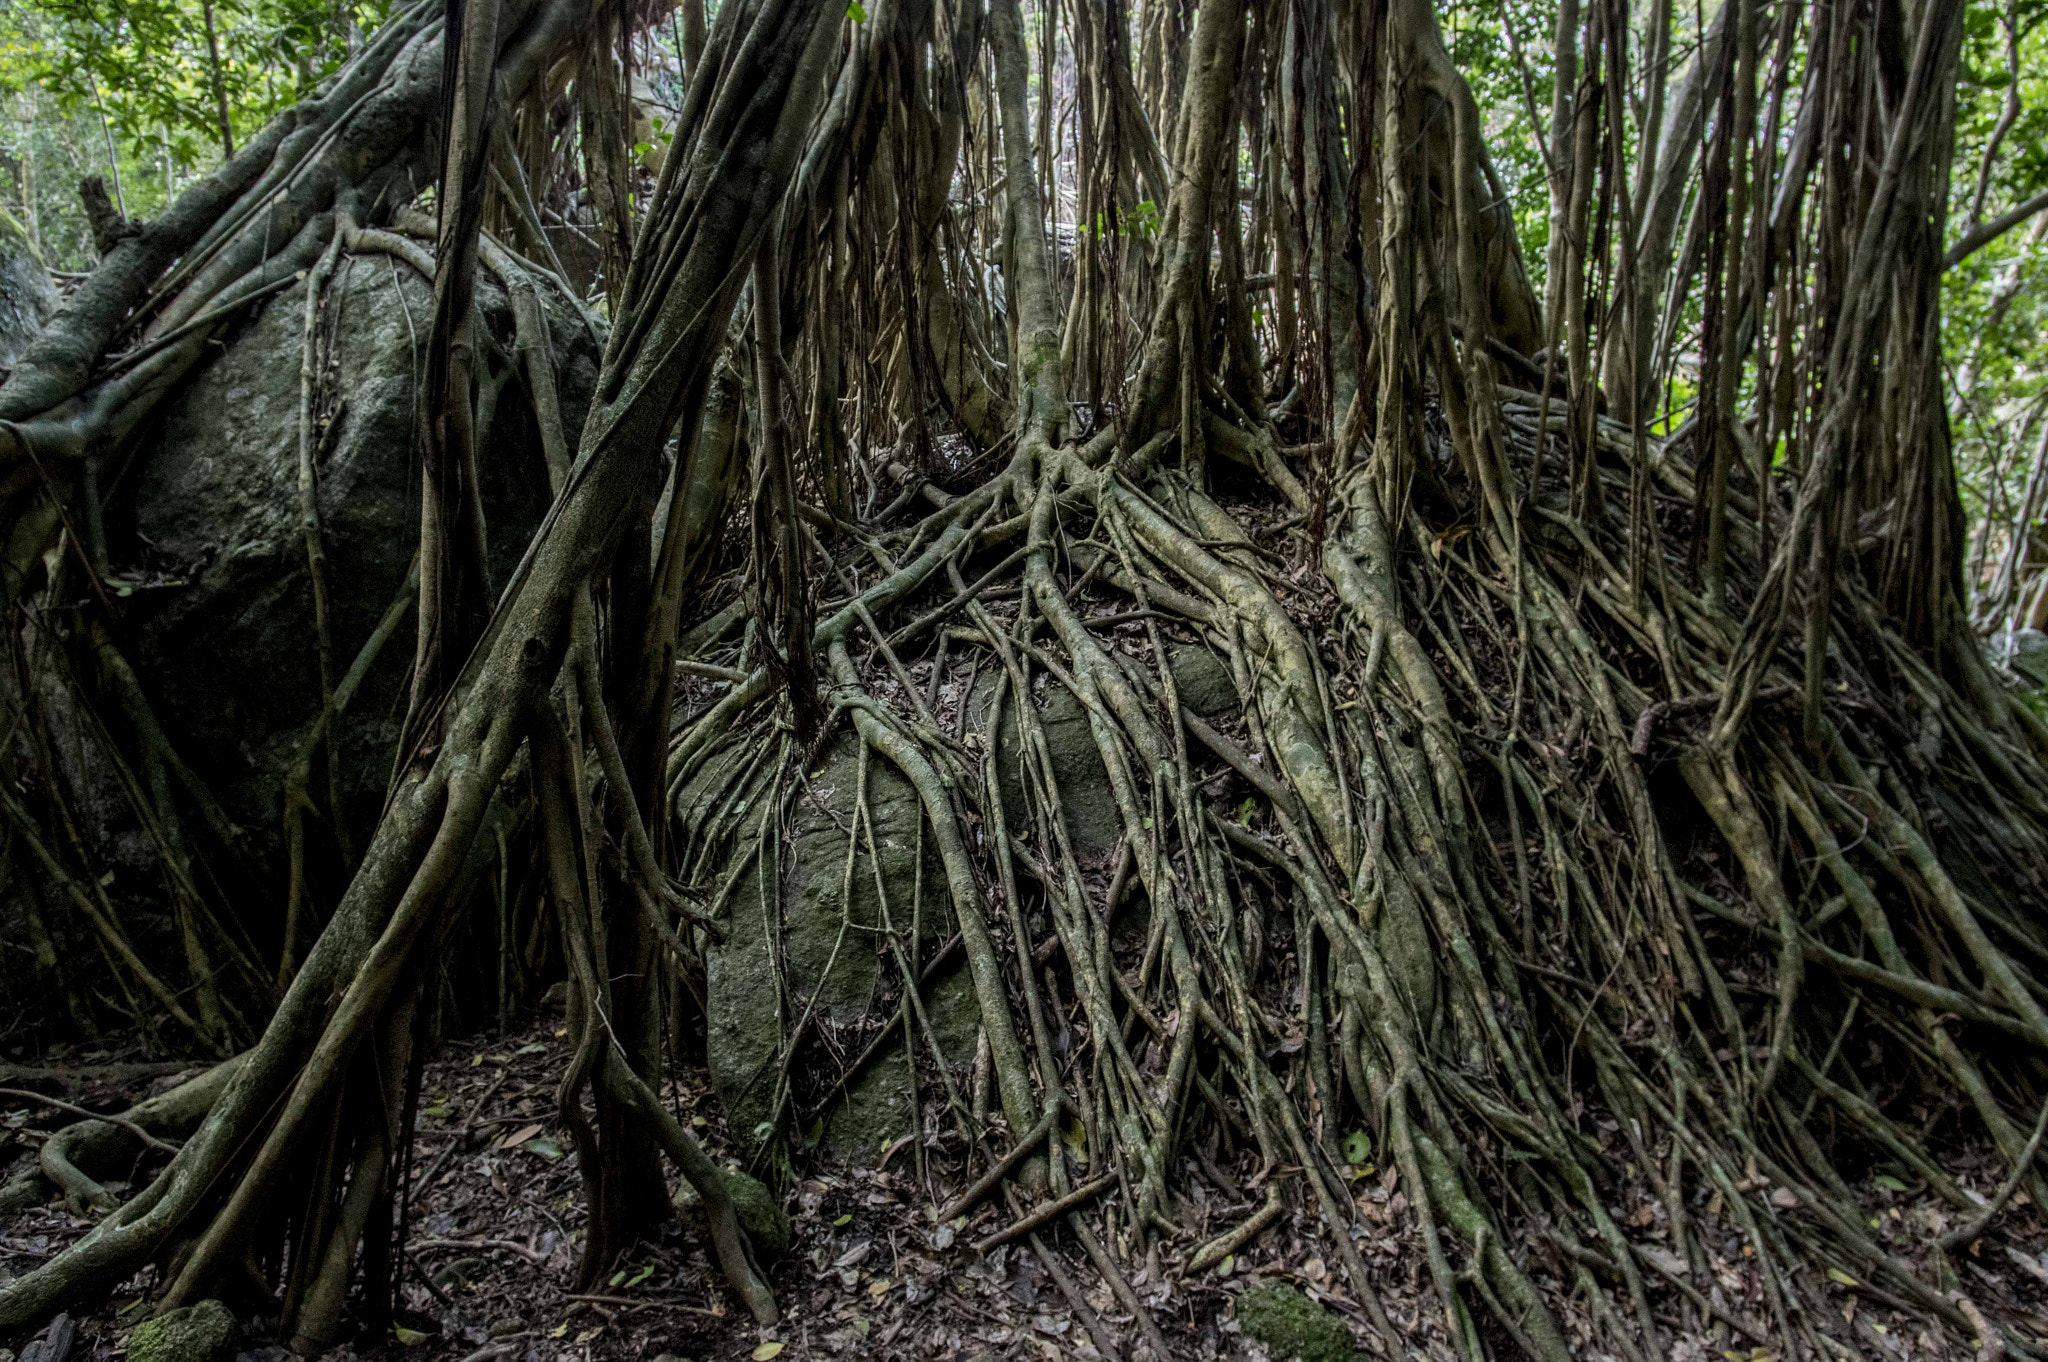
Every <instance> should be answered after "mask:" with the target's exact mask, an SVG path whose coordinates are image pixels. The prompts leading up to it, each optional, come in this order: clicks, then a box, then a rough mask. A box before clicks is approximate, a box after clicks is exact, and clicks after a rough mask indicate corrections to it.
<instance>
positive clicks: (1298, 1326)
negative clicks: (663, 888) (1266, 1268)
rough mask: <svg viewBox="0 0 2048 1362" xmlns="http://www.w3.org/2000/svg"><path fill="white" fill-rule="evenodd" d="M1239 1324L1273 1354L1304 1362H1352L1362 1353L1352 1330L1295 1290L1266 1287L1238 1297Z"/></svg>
mask: <svg viewBox="0 0 2048 1362" xmlns="http://www.w3.org/2000/svg"><path fill="white" fill-rule="evenodd" d="M1237 1321H1238V1323H1239V1324H1242V1325H1243V1326H1244V1331H1245V1332H1246V1333H1248V1334H1250V1335H1251V1336H1252V1337H1253V1338H1256V1339H1257V1340H1259V1342H1261V1343H1263V1344H1265V1345H1266V1346H1267V1347H1269V1348H1271V1349H1272V1350H1273V1355H1274V1356H1275V1357H1293V1358H1299V1359H1300V1362H1351V1359H1352V1358H1353V1357H1355V1356H1356V1355H1357V1353H1358V1347H1357V1344H1356V1343H1355V1342H1354V1341H1353V1339H1352V1337H1351V1330H1350V1328H1349V1327H1348V1326H1347V1325H1346V1324H1345V1323H1344V1321H1342V1320H1340V1319H1338V1318H1337V1317H1336V1316H1335V1315H1333V1314H1331V1313H1330V1312H1329V1311H1327V1310H1325V1309H1323V1307H1322V1306H1320V1305H1317V1304H1316V1303H1315V1302H1314V1301H1312V1300H1310V1299H1309V1298H1308V1297H1306V1296H1304V1295H1302V1294H1301V1293H1300V1292H1299V1291H1296V1290H1295V1289H1294V1288H1293V1287H1291V1286H1280V1285H1278V1284H1275V1283H1266V1284H1263V1285H1260V1286H1255V1287H1253V1288H1252V1289H1251V1290H1249V1291H1247V1292H1245V1293H1244V1295H1242V1296H1240V1297H1238V1301H1237Z"/></svg>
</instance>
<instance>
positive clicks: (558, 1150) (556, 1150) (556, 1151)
mask: <svg viewBox="0 0 2048 1362" xmlns="http://www.w3.org/2000/svg"><path fill="white" fill-rule="evenodd" d="M519 1147H520V1148H521V1149H524V1150H525V1151H526V1152H527V1153H529V1154H538V1155H540V1156H541V1157H542V1158H544V1159H546V1160H547V1161H548V1162H549V1163H553V1162H554V1161H555V1160H556V1159H559V1158H561V1157H562V1146H560V1145H558V1144H556V1143H555V1142H554V1141H553V1140H548V1139H539V1138H536V1139H531V1140H528V1141H527V1142H526V1143H525V1144H523V1145H520V1146H519Z"/></svg>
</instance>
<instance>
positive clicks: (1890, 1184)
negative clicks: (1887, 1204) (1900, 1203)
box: [1877, 1173, 1908, 1192]
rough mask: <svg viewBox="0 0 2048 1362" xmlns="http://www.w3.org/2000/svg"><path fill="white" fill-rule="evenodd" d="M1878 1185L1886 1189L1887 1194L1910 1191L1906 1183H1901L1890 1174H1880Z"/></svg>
mask: <svg viewBox="0 0 2048 1362" xmlns="http://www.w3.org/2000/svg"><path fill="white" fill-rule="evenodd" d="M1877 1185H1878V1186H1880V1187H1882V1188H1884V1189H1885V1190H1886V1191H1887V1192H1904V1191H1906V1190H1908V1188H1907V1187H1906V1184H1905V1183H1903V1182H1901V1181H1899V1180H1898V1179H1897V1178H1895V1177H1893V1176H1892V1175H1891V1174H1890V1173H1879V1174H1878V1175H1877Z"/></svg>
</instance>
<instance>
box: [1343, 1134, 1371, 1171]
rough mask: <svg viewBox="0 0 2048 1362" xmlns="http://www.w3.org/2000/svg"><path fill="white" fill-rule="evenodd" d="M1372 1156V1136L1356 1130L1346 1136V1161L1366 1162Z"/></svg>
mask: <svg viewBox="0 0 2048 1362" xmlns="http://www.w3.org/2000/svg"><path fill="white" fill-rule="evenodd" d="M1371 1157H1372V1136H1370V1135H1368V1134H1366V1133H1365V1132H1364V1131H1362V1130H1354V1131H1352V1132H1351V1133H1350V1134H1349V1135H1346V1136H1345V1137H1344V1162H1346V1163H1364V1162H1365V1161H1366V1160H1367V1159H1369V1158H1371Z"/></svg>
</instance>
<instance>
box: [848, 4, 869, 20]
mask: <svg viewBox="0 0 2048 1362" xmlns="http://www.w3.org/2000/svg"><path fill="white" fill-rule="evenodd" d="M846 17H847V18H849V19H851V20H853V21H854V22H855V23H856V24H864V23H866V22H867V21H868V11H867V6H865V5H863V4H861V2H860V0H848V2H847V6H846Z"/></svg>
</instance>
